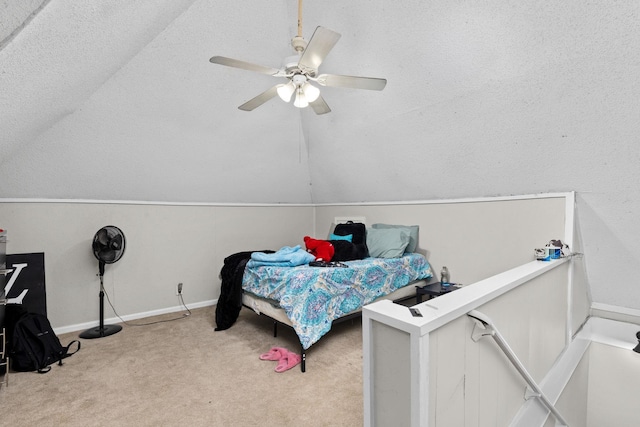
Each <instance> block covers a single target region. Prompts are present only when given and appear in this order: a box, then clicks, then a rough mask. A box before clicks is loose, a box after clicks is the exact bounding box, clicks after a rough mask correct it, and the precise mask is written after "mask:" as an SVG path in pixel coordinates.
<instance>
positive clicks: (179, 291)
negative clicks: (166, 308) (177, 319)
mask: <svg viewBox="0 0 640 427" xmlns="http://www.w3.org/2000/svg"><path fill="white" fill-rule="evenodd" d="M176 295H182V282H180V283H178V285H177V286H176Z"/></svg>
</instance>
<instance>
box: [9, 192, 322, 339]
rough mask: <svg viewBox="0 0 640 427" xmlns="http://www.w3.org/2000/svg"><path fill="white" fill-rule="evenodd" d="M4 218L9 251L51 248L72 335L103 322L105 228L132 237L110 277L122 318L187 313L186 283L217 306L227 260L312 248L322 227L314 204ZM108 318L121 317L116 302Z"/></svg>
mask: <svg viewBox="0 0 640 427" xmlns="http://www.w3.org/2000/svg"><path fill="white" fill-rule="evenodd" d="M0 218H1V222H2V228H3V229H6V230H7V234H8V239H7V240H8V242H7V252H8V253H31V252H44V254H45V275H46V278H45V279H46V292H47V312H48V316H49V318H50V320H51V323H52V325H53V326H54V327H55V328H59V327H66V328H70V329H74V325H81V326H82V325H84V324H85V323H87V322H89V323H90V322H97V321H98V319H99V315H98V308H99V304H98V292H99V290H100V287H99V281H98V277H96V274H97V272H98V262H97V260H96V259H95V258H94V256H93V253H92V251H91V242H92V239H93V236H94V235H95V233H96V232H97V231H98V230H99V229H100V228H101V227H103V226H105V225H110V224H112V225H116V226H118V227H120V228H121V229H122V231H123V232H124V234H125V236H126V239H127V240H126V243H127V245H126V249H125V253H124V255H123V257H122V258H121V259H120V261H118V262H116V263H114V264H110V265H107V266H106V268H105V275H104V282H105V289H106V291H107V293H108V295H109V297H110V299H111V301H112V302H113V304H114V305H115V308H116V310H117V312H118V314H120V315H121V316H127V315H138V316H139V315H140V314H141V313H147V314H153V313H159V312H162V311H163V310H168V311H171V310H176V309H179V307H178V305H179V300H178V297H176V295H175V289H176V285H177V283H178V282H182V283H183V284H184V288H183V293H184V300H185V302H186V303H187V305H190V304H212V303H213V302H214V301H215V299H217V298H218V295H219V294H220V279H219V277H218V275H219V273H220V269H221V268H222V265H223V260H224V258H225V257H226V256H228V255H231V254H233V253H235V252H239V251H246V250H265V249H273V250H277V249H279V248H280V247H282V246H294V245H297V244H304V242H303V241H302V237H304V236H305V235H306V234H312V231H313V208H312V207H309V206H206V205H202V206H189V205H182V206H178V205H173V206H170V205H150V204H113V203H0ZM105 317H106V318H111V317H113V312H112V311H111V309H110V308H109V306H108V304H107V303H106V302H105ZM76 329H77V328H76Z"/></svg>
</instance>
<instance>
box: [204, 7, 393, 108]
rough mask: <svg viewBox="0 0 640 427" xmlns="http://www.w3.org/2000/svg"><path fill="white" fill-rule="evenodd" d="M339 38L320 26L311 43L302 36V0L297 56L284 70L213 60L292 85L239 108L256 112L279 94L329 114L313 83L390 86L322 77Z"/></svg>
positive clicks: (381, 81) (372, 87)
mask: <svg viewBox="0 0 640 427" xmlns="http://www.w3.org/2000/svg"><path fill="white" fill-rule="evenodd" d="M338 39H340V34H338V33H336V32H335V31H332V30H329V29H327V28H324V27H318V28H316V30H315V31H314V33H313V35H312V36H311V38H310V39H309V42H308V43H307V41H306V40H305V39H304V38H303V37H302V0H298V35H297V36H295V37H294V38H293V39H292V40H291V46H293V48H294V50H295V51H296V54H295V55H293V56H289V57H287V58H285V60H284V63H283V65H282V68H279V69H278V68H271V67H265V66H262V65H258V64H253V63H250V62H245V61H240V60H238V59H232V58H227V57H224V56H214V57H212V58H211V59H210V60H209V61H210V62H211V63H213V64H220V65H225V66H227V67H234V68H240V69H243V70H248V71H254V72H257V73H261V74H267V75H270V76H274V77H284V78H286V79H288V82H286V83H281V84H277V85H275V86H273V87H271V88H269V89H267V90H266V91H264V92H262V93H261V94H260V95H258V96H256V97H255V98H252V99H250V100H249V101H247V102H245V103H244V104H242V105H241V106H239V107H238V108H239V109H240V110H244V111H252V110H254V109H255V108H257V107H259V106H261V105H262V104H264V103H265V102H267V101H269V100H270V99H271V98H274V97H275V96H276V95H278V96H279V97H280V98H281V99H282V100H283V101H285V102H289V101H291V98H292V97H293V95H294V94H295V98H294V102H293V105H295V106H296V107H298V108H305V107H307V106H309V105H310V106H311V108H313V111H315V113H316V114H326V113H328V112H330V111H331V109H330V108H329V106H328V105H327V103H326V102H325V100H324V99H323V98H322V96H321V95H320V89H318V88H317V87H316V86H314V85H313V84H312V83H317V84H319V85H320V86H329V87H344V88H353V89H368V90H382V89H384V87H385V85H386V84H387V80H386V79H380V78H375V77H358V76H344V75H337V74H318V67H320V64H322V61H324V59H325V58H326V56H327V55H328V54H329V52H330V51H331V49H333V46H335V44H336V43H337V42H338Z"/></svg>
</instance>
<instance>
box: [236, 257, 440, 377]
mask: <svg viewBox="0 0 640 427" xmlns="http://www.w3.org/2000/svg"><path fill="white" fill-rule="evenodd" d="M343 264H344V265H346V267H312V266H310V265H308V264H306V265H300V266H295V267H286V266H285V267H283V266H265V265H260V266H251V265H247V266H246V268H245V269H244V273H243V277H242V290H243V293H242V304H243V305H244V306H245V307H248V308H250V309H252V310H253V311H254V312H256V313H258V314H261V315H265V316H267V317H269V318H271V319H272V320H273V321H274V336H275V335H277V325H278V324H285V325H287V326H290V327H292V328H293V329H294V331H295V333H296V334H297V336H298V338H299V339H300V345H301V353H302V354H301V355H302V362H301V370H302V372H304V371H305V369H306V368H305V361H306V350H308V349H309V347H311V346H312V345H313V344H314V343H316V342H317V341H318V340H319V339H320V338H322V337H323V336H324V335H325V334H326V333H327V332H329V330H330V329H331V325H332V324H333V323H335V322H337V321H340V320H345V319H349V318H352V317H354V316H357V315H359V314H360V311H361V309H362V307H363V306H364V305H366V304H369V303H372V302H374V301H377V300H380V299H391V300H394V301H398V300H404V299H409V298H415V297H416V290H415V287H416V286H421V285H424V284H425V283H426V281H427V280H428V279H430V278H431V277H433V274H432V271H431V267H430V265H429V262H428V261H427V259H426V258H425V257H424V256H423V255H421V254H418V253H405V254H403V255H402V256H399V257H397V258H373V257H369V258H365V259H361V260H354V261H345V262H344V263H343Z"/></svg>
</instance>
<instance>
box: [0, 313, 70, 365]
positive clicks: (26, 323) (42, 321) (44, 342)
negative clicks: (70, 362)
mask: <svg viewBox="0 0 640 427" xmlns="http://www.w3.org/2000/svg"><path fill="white" fill-rule="evenodd" d="M8 307H10V306H7V308H8ZM20 310H22V311H23V312H22V313H21V314H20V315H19V317H17V319H16V320H15V324H13V325H12V327H11V328H9V330H8V332H9V352H8V355H9V360H10V364H11V369H13V370H14V371H19V372H29V371H38V373H41V374H44V373H47V372H49V371H50V370H51V366H49V365H51V364H53V363H55V362H58V364H59V365H62V359H64V358H65V357H69V356H71V355H72V354H74V353H76V352H77V351H78V350H80V341H77V340H74V341H71V343H69V345H68V346H66V347H64V346H63V345H62V344H60V340H59V339H58V337H57V336H56V334H55V332H53V328H52V327H51V324H50V323H49V319H47V317H46V316H44V315H42V314H39V313H27V312H24V310H23V309H21V308H20ZM8 326H9V325H8ZM74 344H77V348H76V349H75V350H74V351H72V352H70V351H69V348H70V347H71V346H72V345H74Z"/></svg>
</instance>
